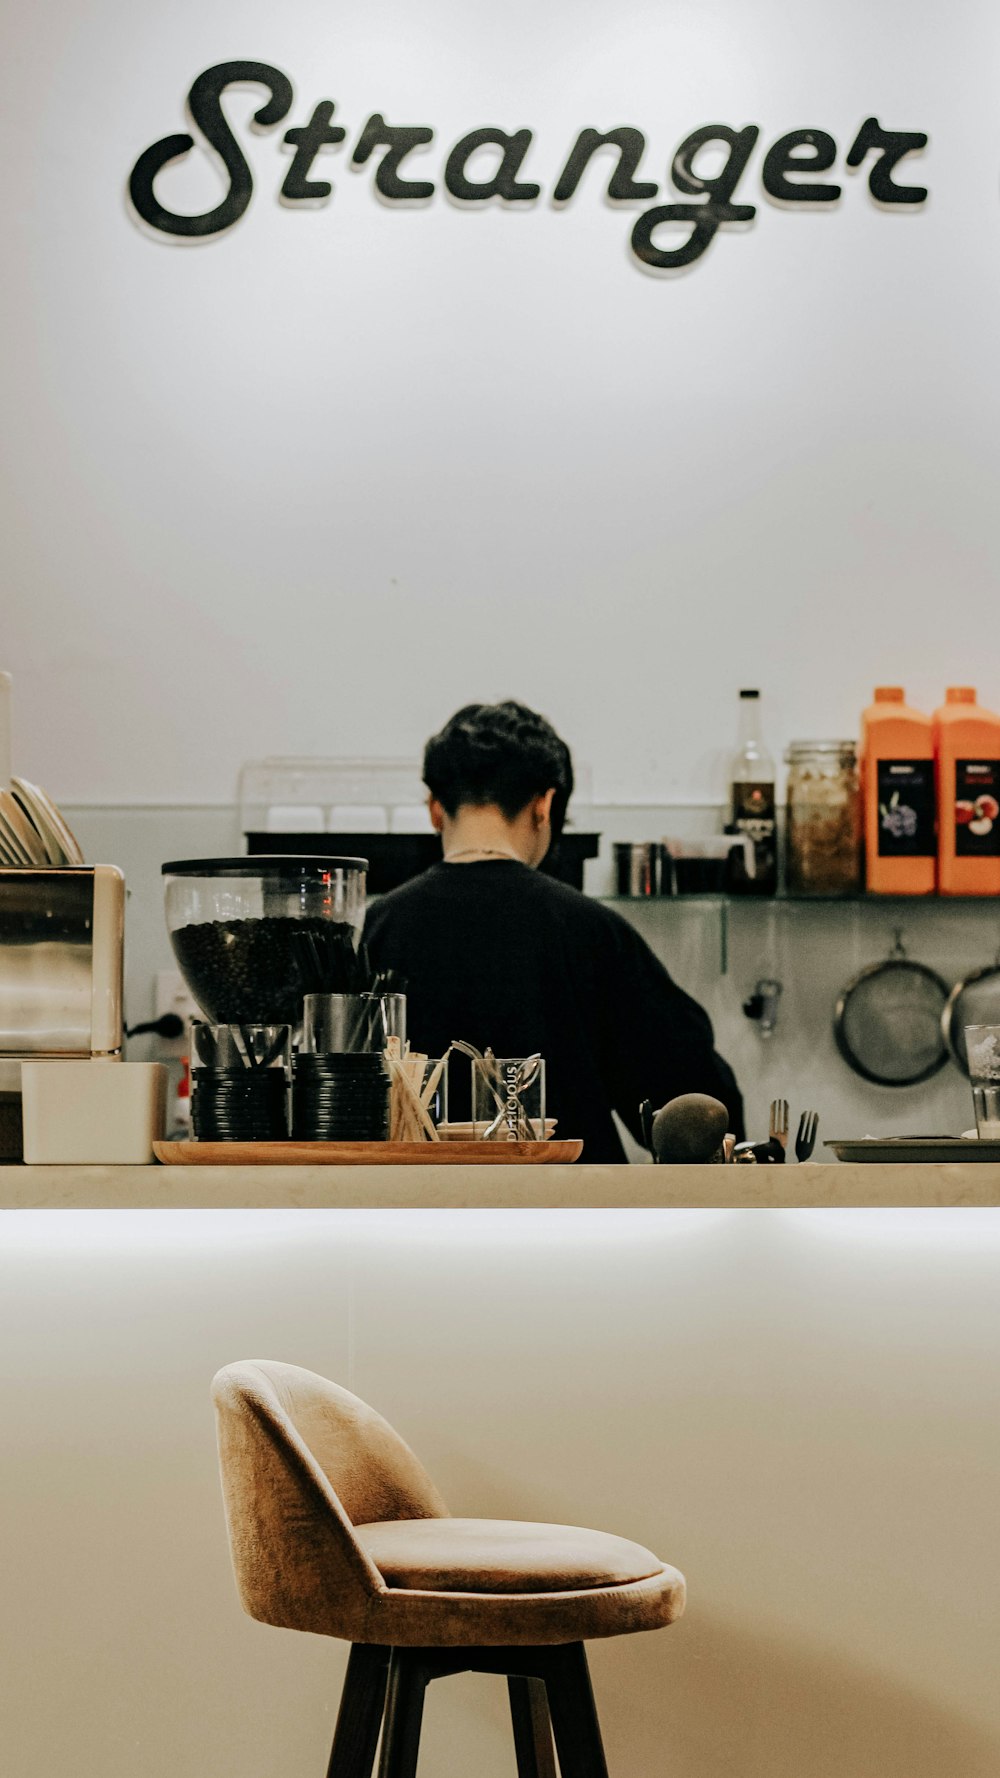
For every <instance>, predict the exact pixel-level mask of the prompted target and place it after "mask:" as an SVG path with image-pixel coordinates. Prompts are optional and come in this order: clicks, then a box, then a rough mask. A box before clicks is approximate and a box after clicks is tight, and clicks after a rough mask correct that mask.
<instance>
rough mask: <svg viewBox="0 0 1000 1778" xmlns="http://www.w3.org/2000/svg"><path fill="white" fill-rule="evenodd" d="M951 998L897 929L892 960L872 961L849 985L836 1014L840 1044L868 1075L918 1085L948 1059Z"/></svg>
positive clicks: (885, 1083) (880, 1082) (882, 1082)
mask: <svg viewBox="0 0 1000 1778" xmlns="http://www.w3.org/2000/svg"><path fill="white" fill-rule="evenodd" d="M947 999H948V984H947V982H945V981H942V979H941V977H940V976H939V975H937V974H936V973H935V971H934V970H933V969H929V968H928V967H927V965H926V964H925V963H914V962H912V961H911V959H910V958H909V957H907V955H906V951H905V949H904V947H903V942H902V935H901V933H900V932H899V931H897V932H896V935H895V940H894V943H893V947H892V950H891V952H890V954H889V956H888V957H887V958H886V960H885V961H884V962H883V963H871V964H869V965H868V968H867V969H863V970H861V972H860V974H859V975H856V976H855V977H854V979H853V980H852V981H850V982H848V984H847V986H846V988H844V989H843V991H842V993H841V995H840V997H839V999H838V1001H837V1006H836V1010H835V1012H834V1016H833V1035H834V1037H835V1039H836V1042H837V1048H838V1049H839V1051H840V1053H841V1055H842V1056H843V1058H844V1061H845V1062H846V1063H847V1065H848V1067H849V1068H853V1070H854V1072H855V1074H860V1075H861V1077H862V1079H863V1080H870V1081H873V1082H874V1083H875V1085H876V1086H882V1087H912V1086H916V1085H917V1083H918V1082H919V1081H922V1080H929V1079H930V1077H931V1075H932V1074H936V1073H937V1072H938V1069H939V1068H943V1067H944V1065H945V1063H946V1061H947V1060H948V1048H947V1045H946V1043H945V1039H944V1034H943V1031H942V1025H941V1019H942V1014H943V1011H944V1007H945V1003H946V1002H947Z"/></svg>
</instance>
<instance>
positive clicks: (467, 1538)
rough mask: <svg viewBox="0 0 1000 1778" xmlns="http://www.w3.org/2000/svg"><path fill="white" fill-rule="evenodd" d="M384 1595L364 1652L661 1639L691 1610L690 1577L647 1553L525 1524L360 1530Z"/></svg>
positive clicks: (375, 1605) (449, 1523) (459, 1522)
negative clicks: (651, 1634) (377, 1647)
mask: <svg viewBox="0 0 1000 1778" xmlns="http://www.w3.org/2000/svg"><path fill="white" fill-rule="evenodd" d="M354 1536H355V1537H356V1539H357V1541H358V1543H359V1545H360V1546H361V1548H362V1549H363V1550H364V1552H365V1555H366V1556H367V1557H368V1560H369V1561H370V1562H372V1563H373V1564H374V1566H375V1568H376V1569H377V1570H378V1573H379V1574H380V1575H381V1577H382V1580H383V1581H384V1583H385V1586H386V1591H385V1592H384V1593H383V1594H382V1595H381V1598H380V1599H378V1600H377V1601H373V1602H372V1606H371V1607H370V1610H369V1613H368V1617H367V1621H366V1624H365V1627H364V1629H363V1631H362V1632H361V1633H360V1634H356V1640H358V1641H371V1642H384V1643H387V1644H389V1645H390V1646H393V1647H398V1648H405V1647H407V1646H411V1647H412V1646H413V1645H414V1644H426V1645H427V1646H428V1647H436V1648H454V1647H460V1646H463V1645H464V1646H468V1647H475V1646H480V1647H498V1646H508V1647H514V1646H517V1645H522V1646H523V1645H541V1644H545V1643H549V1644H551V1643H562V1642H589V1641H591V1640H593V1639H594V1638H595V1637H604V1636H621V1635H627V1634H630V1633H631V1632H633V1631H636V1630H658V1629H660V1628H662V1626H663V1625H664V1624H670V1623H673V1621H674V1619H675V1618H678V1617H680V1615H681V1613H682V1611H683V1610H684V1576H683V1575H682V1574H679V1573H678V1571H677V1569H676V1568H670V1567H668V1566H667V1564H666V1563H664V1562H661V1561H660V1559H659V1557H658V1556H654V1555H653V1554H652V1553H651V1552H650V1551H649V1550H647V1549H644V1548H643V1547H642V1545H641V1544H638V1543H631V1542H629V1540H628V1539H627V1538H624V1537H614V1536H612V1535H610V1534H609V1533H608V1532H605V1531H588V1530H584V1529H583V1528H582V1527H581V1526H578V1525H539V1524H533V1523H531V1522H530V1521H526V1520H520V1519H452V1518H426V1519H393V1520H386V1521H382V1522H380V1523H378V1524H371V1525H355V1527H354Z"/></svg>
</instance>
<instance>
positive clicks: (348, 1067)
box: [292, 1050, 389, 1142]
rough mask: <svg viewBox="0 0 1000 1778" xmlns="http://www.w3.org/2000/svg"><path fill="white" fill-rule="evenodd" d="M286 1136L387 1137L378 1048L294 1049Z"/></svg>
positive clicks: (384, 1073)
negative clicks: (327, 1051) (320, 1051)
mask: <svg viewBox="0 0 1000 1778" xmlns="http://www.w3.org/2000/svg"><path fill="white" fill-rule="evenodd" d="M292 1135H293V1136H294V1137H295V1138H296V1139H297V1140H298V1141H300V1142H386V1141H388V1137H389V1070H388V1069H387V1067H386V1065H385V1060H384V1058H383V1056H382V1054H381V1052H380V1051H368V1050H360V1051H343V1052H339V1053H334V1054H331V1055H313V1054H310V1053H309V1052H308V1051H303V1052H300V1053H299V1055H297V1056H296V1058H295V1081H294V1090H293V1095H292Z"/></svg>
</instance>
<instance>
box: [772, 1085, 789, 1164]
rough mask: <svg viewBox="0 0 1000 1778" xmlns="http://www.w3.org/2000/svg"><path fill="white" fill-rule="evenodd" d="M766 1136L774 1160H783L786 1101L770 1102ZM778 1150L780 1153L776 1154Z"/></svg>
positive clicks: (786, 1126)
mask: <svg viewBox="0 0 1000 1778" xmlns="http://www.w3.org/2000/svg"><path fill="white" fill-rule="evenodd" d="M768 1135H769V1137H770V1139H771V1150H772V1153H773V1154H774V1158H775V1160H776V1161H777V1160H781V1161H783V1160H784V1158H785V1150H786V1148H787V1147H788V1100H787V1099H772V1100H771V1121H770V1124H769V1126H768ZM779 1149H780V1151H781V1152H780V1154H779V1153H778V1150H779Z"/></svg>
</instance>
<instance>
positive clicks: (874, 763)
mask: <svg viewBox="0 0 1000 1778" xmlns="http://www.w3.org/2000/svg"><path fill="white" fill-rule="evenodd" d="M861 785H862V797H863V801H864V823H865V882H866V886H867V889H868V892H869V894H871V895H933V893H934V877H935V858H936V855H937V834H936V826H937V824H936V819H935V797H934V732H933V725H932V723H931V719H930V717H929V716H925V715H924V714H923V711H921V710H914V709H912V708H911V706H910V705H909V704H907V702H906V697H905V694H904V692H903V688H902V686H899V685H877V686H876V687H875V701H874V703H873V704H870V705H869V706H868V709H867V710H866V711H865V713H864V716H863V718H862V722H861Z"/></svg>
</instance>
